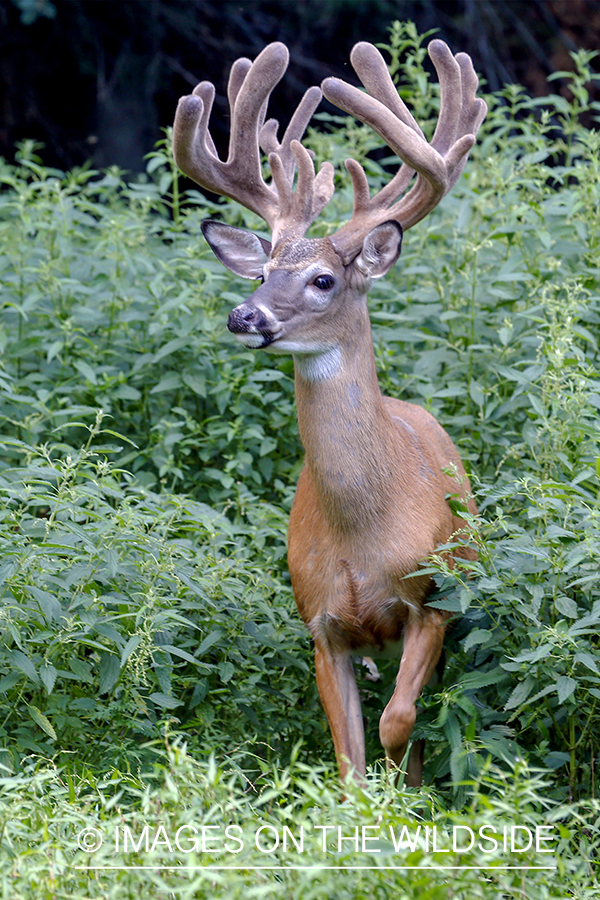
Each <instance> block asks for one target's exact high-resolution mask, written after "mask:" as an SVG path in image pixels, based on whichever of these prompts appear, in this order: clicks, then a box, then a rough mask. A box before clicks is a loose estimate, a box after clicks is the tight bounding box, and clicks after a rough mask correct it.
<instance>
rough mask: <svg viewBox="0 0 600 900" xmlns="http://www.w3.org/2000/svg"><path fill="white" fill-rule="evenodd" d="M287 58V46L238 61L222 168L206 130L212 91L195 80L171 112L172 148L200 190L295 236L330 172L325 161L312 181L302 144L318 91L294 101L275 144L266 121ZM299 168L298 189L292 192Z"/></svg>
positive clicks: (324, 196) (318, 207) (328, 185)
mask: <svg viewBox="0 0 600 900" xmlns="http://www.w3.org/2000/svg"><path fill="white" fill-rule="evenodd" d="M288 60H289V53H288V50H287V47H285V45H284V44H281V43H273V44H269V45H268V46H267V47H265V49H264V50H263V51H262V52H261V53H260V54H259V55H258V56H257V58H256V60H255V61H254V62H253V63H252V62H250V60H249V59H245V58H241V59H238V60H236V62H235V63H234V64H233V66H232V68H231V74H230V76H229V84H228V89H227V95H228V98H229V106H230V110H231V134H230V139H229V153H228V157H227V160H226V161H225V162H224V161H223V160H221V159H220V158H219V156H218V154H217V151H216V148H215V144H214V141H213V140H212V137H211V135H210V132H209V130H208V123H209V118H210V113H211V109H212V105H213V101H214V96H215V89H214V86H213V85H212V84H211V83H210V82H209V81H203V82H201V83H200V84H199V85H198V86H197V87H196V88H194V91H193V93H192V94H191V95H189V96H187V97H182V98H181V100H180V101H179V105H178V107H177V112H176V114H175V124H174V128H173V150H174V155H175V161H176V163H177V165H178V166H179V168H180V169H181V170H182V171H183V172H185V174H186V175H188V176H189V177H190V178H192V179H193V180H194V181H195V182H196V183H197V184H199V185H200V186H201V187H204V188H206V189H207V190H209V191H213V192H214V193H216V194H222V195H224V196H226V197H230V198H231V199H232V200H237V201H238V202H239V203H241V204H242V206H245V207H246V208H247V209H250V210H252V211H253V212H255V213H257V214H258V215H259V216H261V218H263V219H264V220H265V222H266V223H267V225H268V226H269V227H270V229H271V230H272V231H273V236H274V241H276V240H277V239H278V237H279V236H281V235H282V234H283V233H285V234H289V235H291V236H301V235H303V234H304V233H305V231H306V230H307V228H308V227H309V225H310V224H311V223H312V222H313V221H314V219H316V217H317V216H318V215H319V213H320V212H321V211H322V209H323V207H324V206H325V205H326V204H327V203H328V202H329V200H330V199H331V196H332V194H333V167H332V166H331V164H330V163H324V165H323V166H322V167H321V169H320V171H319V173H318V174H317V175H315V170H314V166H313V163H312V159H311V157H310V154H309V153H308V151H307V150H306V149H305V148H304V147H303V146H302V144H301V143H300V140H301V139H302V137H303V135H304V132H305V130H306V128H307V126H308V123H309V122H310V119H311V117H312V115H313V113H314V111H315V109H316V108H317V106H318V105H319V103H320V102H321V97H322V94H321V91H320V89H319V88H317V87H312V88H309V90H308V91H307V92H306V93H305V95H304V97H303V98H302V100H301V101H300V103H299V105H298V108H297V109H296V112H295V113H294V115H293V116H292V119H291V121H290V123H289V125H288V127H287V129H286V132H285V134H284V136H283V139H282V141H281V143H279V141H278V140H277V131H278V127H279V125H278V122H277V121H276V120H275V119H269V121H268V122H266V123H265V116H266V110H267V104H268V100H269V97H270V95H271V93H272V91H273V89H274V87H275V85H276V84H277V83H278V82H279V81H280V80H281V78H282V77H283V75H284V73H285V71H286V69H287V65H288ZM261 149H262V150H263V152H265V153H267V154H268V158H269V165H270V167H271V173H272V175H273V183H272V184H270V185H268V184H266V182H265V181H264V179H263V176H262V167H261V159H260V151H261ZM296 167H297V168H298V185H297V190H296V192H294V191H293V182H294V174H295V170H296Z"/></svg>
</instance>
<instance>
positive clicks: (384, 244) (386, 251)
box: [355, 220, 402, 278]
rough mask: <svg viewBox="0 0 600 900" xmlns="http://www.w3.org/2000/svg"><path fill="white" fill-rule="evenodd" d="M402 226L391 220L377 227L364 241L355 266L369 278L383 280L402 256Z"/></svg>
mask: <svg viewBox="0 0 600 900" xmlns="http://www.w3.org/2000/svg"><path fill="white" fill-rule="evenodd" d="M401 246H402V226H401V225H400V224H399V223H398V222H394V221H392V220H390V221H389V222H382V223H381V225H376V226H375V228H373V230H372V231H370V232H369V233H368V235H367V236H366V238H365V239H364V241H363V246H362V250H361V251H360V253H359V255H358V257H357V259H356V262H355V265H356V266H357V267H358V268H359V269H360V271H361V272H362V273H363V274H364V275H366V276H367V278H381V277H382V276H383V275H385V274H386V273H387V272H389V270H390V269H391V268H392V266H393V265H394V263H395V262H396V260H397V259H398V257H399V256H400V248H401Z"/></svg>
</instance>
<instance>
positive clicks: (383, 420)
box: [294, 306, 398, 533]
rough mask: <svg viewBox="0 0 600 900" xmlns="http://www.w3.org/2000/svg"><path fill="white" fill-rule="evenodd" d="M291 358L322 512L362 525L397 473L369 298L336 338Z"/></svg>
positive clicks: (382, 506) (377, 510) (384, 500)
mask: <svg viewBox="0 0 600 900" xmlns="http://www.w3.org/2000/svg"><path fill="white" fill-rule="evenodd" d="M294 363H295V371H296V403H297V408H298V427H299V431H300V437H301V439H302V443H303V445H304V450H305V453H306V459H305V462H306V465H307V467H308V469H309V471H310V474H311V476H312V480H313V482H314V485H315V488H316V490H317V493H318V495H319V499H320V505H321V509H322V512H323V513H324V515H325V517H326V518H327V519H328V521H329V523H330V524H331V525H332V526H334V527H335V528H336V529H337V530H340V531H343V532H348V531H352V530H354V531H356V530H359V531H360V532H362V533H364V530H365V528H368V526H369V524H370V523H375V522H376V521H379V522H380V521H381V517H382V516H385V514H386V512H387V510H388V507H389V493H390V483H391V482H392V481H393V480H396V481H397V480H398V475H397V474H394V472H393V468H392V467H393V464H394V460H395V459H396V458H397V449H396V450H395V443H396V438H395V434H394V431H395V430H394V429H392V428H391V421H390V417H389V414H388V413H387V411H386V409H385V407H384V403H383V397H382V395H381V391H380V388H379V384H378V382H377V373H376V369H375V357H374V353H373V342H372V337H371V327H370V322H369V318H368V314H367V311H366V306H365V308H364V313H363V315H361V317H360V321H358V322H356V323H354V324H353V326H352V328H349V329H348V333H347V335H346V337H345V338H342V340H341V341H340V343H339V344H336V345H335V346H334V347H333V348H330V349H329V350H326V351H323V352H322V353H319V354H312V355H301V354H295V356H294Z"/></svg>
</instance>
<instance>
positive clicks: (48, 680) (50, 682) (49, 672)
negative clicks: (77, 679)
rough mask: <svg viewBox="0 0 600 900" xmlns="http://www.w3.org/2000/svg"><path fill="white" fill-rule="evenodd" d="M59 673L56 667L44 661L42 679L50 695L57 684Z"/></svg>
mask: <svg viewBox="0 0 600 900" xmlns="http://www.w3.org/2000/svg"><path fill="white" fill-rule="evenodd" d="M57 675H58V672H57V670H56V668H55V666H53V665H52V663H51V662H48V661H47V660H43V662H42V663H41V665H40V679H41V682H42V684H43V685H44V687H45V688H46V691H47V693H48V694H51V693H52V691H53V689H54V685H55V683H56V676H57Z"/></svg>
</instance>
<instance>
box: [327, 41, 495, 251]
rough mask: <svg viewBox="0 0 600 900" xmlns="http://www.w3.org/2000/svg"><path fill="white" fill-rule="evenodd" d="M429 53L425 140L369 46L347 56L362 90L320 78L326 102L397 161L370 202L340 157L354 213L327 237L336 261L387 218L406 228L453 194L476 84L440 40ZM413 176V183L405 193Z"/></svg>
mask: <svg viewBox="0 0 600 900" xmlns="http://www.w3.org/2000/svg"><path fill="white" fill-rule="evenodd" d="M428 51H429V55H430V57H431V59H432V61H433V64H434V66H435V68H436V71H437V73H438V78H439V80H440V115H439V119H438V122H437V126H436V129H435V134H434V136H433V138H432V141H431V143H427V141H426V139H425V137H424V135H423V132H422V131H421V129H420V128H419V126H418V124H417V123H416V121H415V119H414V118H413V116H412V115H411V113H410V112H409V110H408V109H407V107H406V106H405V104H404V102H403V101H402V99H401V98H400V97H399V95H398V91H397V90H396V88H395V86H394V83H393V82H392V79H391V77H390V74H389V71H388V68H387V66H386V64H385V62H384V60H383V57H382V56H381V54H380V53H379V51H378V50H377V49H376V48H375V47H374V46H373V45H372V44H368V43H366V42H361V43H359V44H356V46H355V47H354V49H353V50H352V54H351V57H350V58H351V61H352V65H353V67H354V69H355V71H356V73H357V74H358V76H359V77H360V79H361V81H362V83H363V85H364V86H365V88H366V90H367V93H365V92H364V91H361V90H359V89H358V88H355V87H353V86H352V85H349V84H347V83H346V82H344V81H341V80H340V79H339V78H326V79H325V81H324V82H323V84H322V89H323V94H324V95H325V97H326V98H327V99H328V100H329V101H330V102H331V103H334V104H335V105H336V106H338V107H339V108H340V109H343V110H344V111H345V112H347V113H349V114H350V115H352V116H354V117H355V118H357V119H359V120H360V121H361V122H363V123H364V124H366V125H368V126H369V127H370V128H372V129H373V131H375V132H376V133H377V134H378V135H379V136H380V137H381V138H383V140H384V141H385V142H386V144H387V145H388V147H390V149H391V150H393V151H394V153H395V154H396V155H397V156H398V157H399V158H400V159H401V160H403V164H402V166H401V167H400V169H399V170H398V172H397V173H396V175H395V176H394V178H393V179H392V180H391V181H390V182H389V184H387V185H386V186H385V187H384V188H383V189H382V190H381V191H379V193H378V194H376V195H375V196H374V197H371V196H370V191H369V185H368V183H367V178H366V175H365V173H364V170H363V168H362V166H360V165H359V164H358V163H357V162H356V161H355V160H353V159H349V160H346V168H347V169H348V171H349V173H350V176H351V178H352V183H353V187H354V210H353V213H352V218H351V220H350V221H349V222H348V223H347V224H346V225H345V226H344V227H343V228H342V229H341V230H340V231H338V232H337V233H336V234H335V235H333V236H332V242H333V244H334V246H335V248H336V250H337V251H338V252H339V253H340V255H342V257H343V258H346V259H348V258H350V259H351V258H352V257H353V256H354V255H355V254H356V253H358V251H359V249H360V246H361V244H362V239H363V238H364V236H365V235H366V234H367V233H368V232H369V231H370V230H371V229H372V228H374V227H375V226H376V225H378V224H380V223H381V222H384V221H385V220H386V219H394V220H396V221H397V222H399V223H400V224H401V225H402V227H403V228H404V229H407V228H410V227H411V226H412V225H415V224H416V223H417V222H419V221H420V220H421V219H422V218H424V216H426V215H427V213H428V212H430V211H431V210H432V209H433V208H434V207H435V206H436V205H437V204H438V203H439V202H440V200H441V199H442V197H444V196H445V194H447V193H448V191H450V190H451V189H452V187H453V186H454V184H455V183H456V181H457V180H458V177H459V176H460V174H461V172H462V170H463V168H464V165H465V162H466V160H467V156H468V153H469V150H470V149H471V147H472V146H473V144H474V143H475V136H476V134H477V131H478V129H479V126H480V125H481V123H482V121H483V119H484V118H485V114H486V112H487V106H486V104H485V102H484V101H483V100H481V99H478V98H477V97H476V96H475V92H476V90H477V85H478V80H477V75H476V74H475V70H474V69H473V64H472V62H471V59H470V57H469V56H467V54H466V53H458V54H457V55H456V56H453V55H452V53H451V51H450V49H449V48H448V46H447V45H446V44H445V43H444V42H443V41H440V40H435V41H431V43H430V44H429V47H428ZM415 171H416V172H417V173H418V175H417V181H416V183H415V185H414V187H413V188H412V189H411V190H410V191H409V192H408V194H404V192H405V191H406V189H407V187H408V186H409V184H410V182H411V180H412V178H413V176H414V173H415ZM402 195H404V196H402ZM399 197H400V198H401V199H398V198H399Z"/></svg>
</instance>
